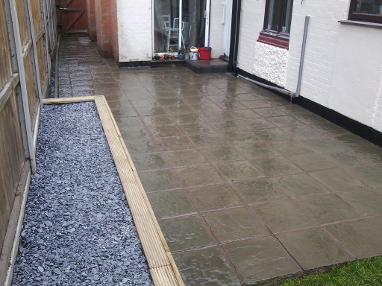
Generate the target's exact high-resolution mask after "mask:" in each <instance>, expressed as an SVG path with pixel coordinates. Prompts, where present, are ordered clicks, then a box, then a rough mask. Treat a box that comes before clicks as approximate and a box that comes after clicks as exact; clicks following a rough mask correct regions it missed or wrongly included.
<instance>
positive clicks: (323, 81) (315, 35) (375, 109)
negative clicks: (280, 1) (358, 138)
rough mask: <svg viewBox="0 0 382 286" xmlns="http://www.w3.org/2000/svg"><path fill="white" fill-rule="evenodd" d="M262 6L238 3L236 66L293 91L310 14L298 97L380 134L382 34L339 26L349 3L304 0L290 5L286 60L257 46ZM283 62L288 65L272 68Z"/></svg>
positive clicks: (260, 0) (250, 0) (257, 1)
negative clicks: (304, 28)
mask: <svg viewBox="0 0 382 286" xmlns="http://www.w3.org/2000/svg"><path fill="white" fill-rule="evenodd" d="M265 2H266V1H265V0H242V11H241V13H242V16H241V26H240V43H239V55H238V66H239V67H240V68H241V69H243V70H245V71H247V72H250V73H252V74H255V75H257V76H260V77H262V78H264V79H267V80H269V81H271V82H274V83H276V84H278V85H281V86H284V87H285V88H286V89H288V90H290V91H292V92H294V91H295V90H296V86H297V79H298V70H299V61H300V50H301V41H302V35H303V27H304V18H305V16H306V15H310V16H311V21H310V27H309V35H308V41H307V47H306V56H305V65H304V73H303V78H302V79H303V80H302V89H301V94H302V96H304V97H306V98H309V99H311V100H313V101H315V102H317V103H319V104H322V105H324V106H326V107H328V108H330V109H333V110H335V111H337V112H339V113H342V114H344V115H345V116H348V117H350V118H352V119H355V120H357V121H359V122H361V123H363V124H365V125H368V126H371V127H373V128H375V129H377V130H379V131H382V107H381V106H382V95H381V93H382V87H381V85H382V52H381V51H382V33H381V31H380V30H379V29H374V28H368V27H358V26H348V25H343V24H340V23H339V22H338V21H339V20H345V19H347V15H348V9H349V4H350V0H335V1H334V0H321V1H318V0H304V1H303V4H301V1H294V7H293V18H292V27H291V36H290V43H289V51H288V56H287V57H285V55H284V54H281V55H280V54H279V53H278V52H276V51H275V50H271V49H272V48H269V50H268V51H265V50H264V48H263V47H262V45H260V44H259V43H257V39H258V36H259V34H260V32H261V30H262V27H263V21H264V12H265ZM259 46H261V48H260V49H259ZM264 56H266V58H264ZM275 57H279V58H278V59H275ZM285 58H287V62H286V64H285V65H284V64H281V65H280V68H279V69H278V70H277V69H274V67H275V66H276V63H277V64H280V62H283V60H285ZM283 78H284V80H282V79H283Z"/></svg>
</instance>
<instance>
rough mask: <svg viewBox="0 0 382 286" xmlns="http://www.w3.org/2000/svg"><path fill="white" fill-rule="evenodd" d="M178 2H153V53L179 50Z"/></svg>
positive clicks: (157, 0)
mask: <svg viewBox="0 0 382 286" xmlns="http://www.w3.org/2000/svg"><path fill="white" fill-rule="evenodd" d="M179 1H180V0H154V53H176V52H178V50H179V46H180V42H179V31H180V23H179V12H180V3H179Z"/></svg>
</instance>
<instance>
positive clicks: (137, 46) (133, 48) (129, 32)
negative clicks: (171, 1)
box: [116, 0, 153, 62]
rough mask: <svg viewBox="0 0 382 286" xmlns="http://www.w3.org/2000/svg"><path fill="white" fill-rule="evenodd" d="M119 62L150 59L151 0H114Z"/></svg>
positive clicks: (151, 50)
mask: <svg viewBox="0 0 382 286" xmlns="http://www.w3.org/2000/svg"><path fill="white" fill-rule="evenodd" d="M116 1H117V27H118V42H119V62H133V61H150V60H151V59H152V53H153V49H152V30H151V25H152V23H151V22H152V16H151V13H152V7H151V0H140V1H136V0H116Z"/></svg>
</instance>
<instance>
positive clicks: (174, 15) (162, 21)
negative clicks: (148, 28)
mask: <svg viewBox="0 0 382 286" xmlns="http://www.w3.org/2000/svg"><path fill="white" fill-rule="evenodd" d="M153 2H154V3H153V4H154V11H153V26H154V29H153V31H154V35H153V42H154V43H153V47H154V55H155V54H158V53H168V54H177V53H178V51H179V50H180V49H183V50H189V48H190V47H192V46H195V47H204V46H206V45H208V29H209V9H208V8H209V2H210V0H153ZM180 19H181V20H180ZM206 35H207V36H206Z"/></svg>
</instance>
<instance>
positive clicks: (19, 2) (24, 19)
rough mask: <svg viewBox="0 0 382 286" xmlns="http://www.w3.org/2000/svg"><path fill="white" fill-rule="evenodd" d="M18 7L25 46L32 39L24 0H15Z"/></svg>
mask: <svg viewBox="0 0 382 286" xmlns="http://www.w3.org/2000/svg"><path fill="white" fill-rule="evenodd" d="M15 2H16V9H17V19H18V22H19V29H20V38H21V43H22V45H23V46H27V45H28V42H29V41H30V37H29V32H28V24H27V13H26V6H25V1H24V0H15Z"/></svg>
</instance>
